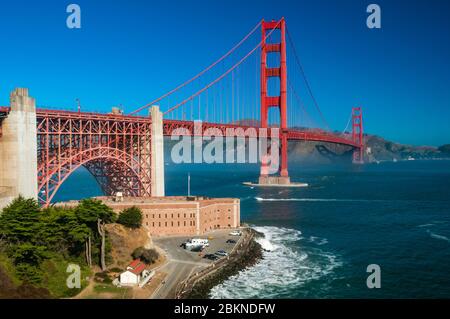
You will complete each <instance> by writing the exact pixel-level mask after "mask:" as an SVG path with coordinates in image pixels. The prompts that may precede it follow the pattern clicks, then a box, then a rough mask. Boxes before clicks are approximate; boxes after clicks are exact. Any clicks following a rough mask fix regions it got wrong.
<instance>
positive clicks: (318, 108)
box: [286, 27, 331, 131]
mask: <svg viewBox="0 0 450 319" xmlns="http://www.w3.org/2000/svg"><path fill="white" fill-rule="evenodd" d="M286 33H287V35H288V40H289V44H290V46H291V48H292V50H293V53H294V57H295V61H296V62H297V65H298V66H299V68H300V72H301V74H302V77H303V79H304V81H305V84H306V88H307V89H308V92H309V95H310V96H311V98H312V100H313V102H314V105H315V107H316V109H317V111H318V112H319V115H320V117H321V119H322V121H323V122H324V124H325V126H326V127H327V129H328V130H330V131H331V129H330V126H329V125H328V122H327V121H326V120H325V117H324V116H323V113H322V111H321V110H320V107H319V104H318V103H317V100H316V98H315V96H314V94H313V92H312V89H311V85H310V84H309V81H308V79H307V77H306V74H305V70H304V69H303V66H302V64H301V62H300V58H299V56H298V54H297V51H296V49H295V46H294V42H293V41H292V38H291V34H290V33H289V29H288V28H287V27H286Z"/></svg>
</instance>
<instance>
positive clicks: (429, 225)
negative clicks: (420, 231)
mask: <svg viewBox="0 0 450 319" xmlns="http://www.w3.org/2000/svg"><path fill="white" fill-rule="evenodd" d="M431 226H434V224H422V225H419V226H417V227H420V228H422V227H431Z"/></svg>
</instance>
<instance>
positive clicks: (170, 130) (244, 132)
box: [0, 106, 361, 148]
mask: <svg viewBox="0 0 450 319" xmlns="http://www.w3.org/2000/svg"><path fill="white" fill-rule="evenodd" d="M8 113H9V107H3V106H0V117H2V114H3V116H7V114H8ZM36 114H37V117H40V118H45V117H47V118H48V117H52V118H65V119H80V120H83V119H84V120H107V121H108V120H109V121H122V122H123V121H125V122H146V123H148V122H151V118H150V117H144V116H130V115H122V114H111V113H110V114H106V113H93V112H74V111H62V110H51V109H40V108H39V109H37V111H36ZM194 125H195V122H193V121H181V120H164V135H165V136H171V135H172V134H174V133H176V132H177V131H176V130H178V135H199V134H198V132H196V130H195V128H194ZM180 129H184V130H185V133H180ZM217 129H218V130H219V131H220V132H221V133H222V134H223V135H224V136H226V134H227V130H230V129H233V130H237V131H234V133H235V135H236V136H245V137H249V136H250V137H260V136H262V135H263V134H264V135H265V133H261V130H260V128H259V127H254V126H246V125H239V124H222V123H209V122H202V126H201V130H198V131H199V132H200V133H201V134H205V133H206V134H207V135H214V131H216V133H217ZM205 131H206V132H205ZM228 132H230V131H228ZM255 134H256V135H255ZM287 134H288V140H297V141H316V142H325V143H335V144H342V145H349V146H352V147H356V148H359V147H361V146H360V145H358V144H357V143H356V142H354V141H352V140H351V138H346V137H343V136H342V135H337V134H333V133H329V132H325V131H318V130H297V129H288V131H287ZM267 136H269V137H270V130H268V131H267Z"/></svg>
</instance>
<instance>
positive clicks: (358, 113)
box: [352, 107, 364, 164]
mask: <svg viewBox="0 0 450 319" xmlns="http://www.w3.org/2000/svg"><path fill="white" fill-rule="evenodd" d="M352 139H353V142H355V143H357V144H358V145H359V146H360V147H358V148H355V150H354V151H353V163H354V164H363V163H364V131H363V119H362V109H361V107H354V108H352Z"/></svg>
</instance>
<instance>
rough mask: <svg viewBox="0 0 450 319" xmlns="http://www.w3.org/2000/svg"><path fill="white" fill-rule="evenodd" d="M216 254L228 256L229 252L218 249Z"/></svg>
mask: <svg viewBox="0 0 450 319" xmlns="http://www.w3.org/2000/svg"><path fill="white" fill-rule="evenodd" d="M216 255H217V256H221V257H225V256H228V253H227V252H226V251H225V250H218V251H216Z"/></svg>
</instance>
